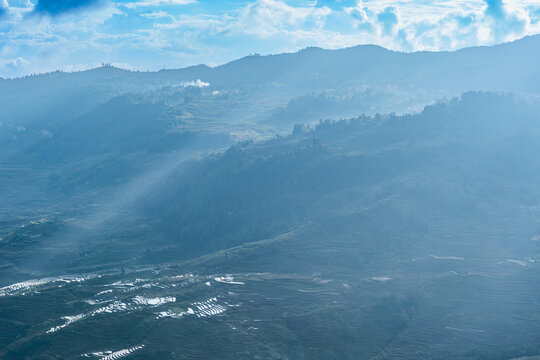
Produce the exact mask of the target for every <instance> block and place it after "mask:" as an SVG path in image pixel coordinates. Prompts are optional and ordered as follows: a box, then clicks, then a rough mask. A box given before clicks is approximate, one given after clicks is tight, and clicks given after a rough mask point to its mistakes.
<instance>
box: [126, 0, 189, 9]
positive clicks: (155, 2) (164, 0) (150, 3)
mask: <svg viewBox="0 0 540 360" xmlns="http://www.w3.org/2000/svg"><path fill="white" fill-rule="evenodd" d="M196 2H197V1H196V0H141V1H134V2H130V3H123V4H122V5H124V6H127V7H129V8H137V7H157V6H174V5H189V4H193V3H196Z"/></svg>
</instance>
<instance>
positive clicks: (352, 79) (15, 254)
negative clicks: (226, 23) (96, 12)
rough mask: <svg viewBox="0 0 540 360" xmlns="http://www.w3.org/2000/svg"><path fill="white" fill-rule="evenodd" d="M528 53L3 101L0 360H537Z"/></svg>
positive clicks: (281, 63)
mask: <svg viewBox="0 0 540 360" xmlns="http://www.w3.org/2000/svg"><path fill="white" fill-rule="evenodd" d="M539 39H540V37H538V36H536V37H528V38H525V39H522V40H519V41H516V42H514V43H509V44H503V45H498V46H494V47H481V48H471V49H464V50H460V51H456V52H442V53H427V52H420V53H410V54H406V53H396V52H391V51H388V50H385V49H383V48H380V47H376V46H360V47H354V48H349V49H343V50H335V51H330V50H323V49H318V48H308V49H305V50H303V51H300V52H298V53H294V54H281V55H271V56H251V57H247V58H244V59H240V60H238V61H235V62H232V63H229V64H225V65H223V66H219V67H215V68H211V67H206V66H196V67H192V68H186V69H179V70H164V71H160V72H146V73H144V72H131V71H126V70H121V69H116V68H113V67H110V66H105V67H102V68H99V69H93V70H89V71H84V72H78V73H61V72H56V73H51V74H44V75H36V76H32V77H27V78H21V79H9V80H8V79H3V80H0V95H2V96H0V109H2V110H1V113H0V116H1V120H0V121H1V123H2V125H1V126H0V197H1V198H2V206H1V207H0V259H1V261H0V357H2V358H6V359H18V358H27V359H70V358H80V357H81V356H82V357H87V358H95V359H109V358H110V359H113V358H121V357H128V356H129V357H130V358H134V359H137V358H141V359H148V358H157V359H168V358H170V359H198V358H200V359H209V358H210V359H211V358H220V359H228V358H230V359H242V358H245V359H253V358H264V359H411V358H415V359H448V358H452V359H518V358H519V359H521V358H526V359H528V357H533V356H538V355H540V347H539V346H538V341H537V339H538V334H540V326H539V324H540V322H538V321H536V320H538V318H539V316H540V307H539V306H538V304H539V302H538V295H537V294H539V290H540V289H539V283H538V281H537V279H538V271H539V268H538V266H539V265H538V264H540V248H539V247H538V245H539V243H538V241H539V239H540V222H539V209H540V187H539V186H538V184H539V183H540V163H539V162H538V156H537V154H538V153H540V145H539V144H540V122H539V119H540V102H539V100H538V93H539V89H538V84H539V83H538V80H539V79H538V76H539V74H538V72H537V71H536V62H537V61H536V60H537V58H538V51H539V50H538V49H540V47H538V42H539V41H540V40H539ZM471 90H473V91H471Z"/></svg>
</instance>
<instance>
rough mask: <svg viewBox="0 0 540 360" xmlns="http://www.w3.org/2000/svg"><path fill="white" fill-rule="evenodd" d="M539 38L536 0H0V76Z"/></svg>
mask: <svg viewBox="0 0 540 360" xmlns="http://www.w3.org/2000/svg"><path fill="white" fill-rule="evenodd" d="M538 33H540V0H528V1H517V0H504V1H503V0H454V1H451V0H402V1H390V0H255V1H240V0H0V77H4V78H11V77H18V76H25V75H28V74H33V73H43V72H49V71H55V70H63V71H76V70H84V69H89V68H93V67H96V66H100V65H101V64H102V63H110V64H112V65H115V66H118V67H122V68H126V69H132V70H141V71H147V70H159V69H162V68H168V69H170V68H181V67H185V66H190V65H197V64H207V65H211V66H215V65H219V64H223V63H226V62H229V61H232V60H235V59H238V58H241V57H243V56H247V55H250V54H254V53H257V54H262V55H264V54H275V53H282V52H294V51H297V50H300V49H302V48H305V47H308V46H318V47H323V48H327V49H337V48H343V47H349V46H354V45H360V44H377V45H380V46H384V47H386V48H388V49H392V50H397V51H406V52H410V51H418V50H431V51H441V50H456V49H460V48H463V47H469V46H477V45H492V44H497V43H502V42H506V41H512V40H515V39H518V38H521V37H523V36H526V35H534V34H538Z"/></svg>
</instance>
